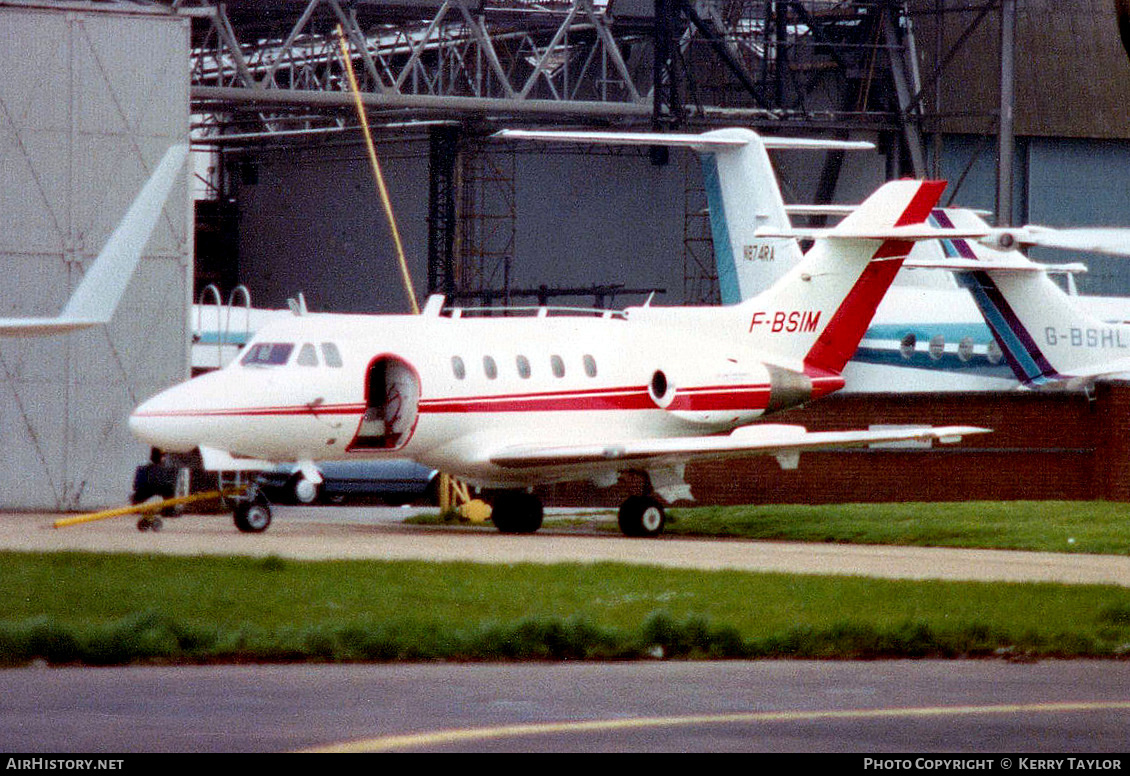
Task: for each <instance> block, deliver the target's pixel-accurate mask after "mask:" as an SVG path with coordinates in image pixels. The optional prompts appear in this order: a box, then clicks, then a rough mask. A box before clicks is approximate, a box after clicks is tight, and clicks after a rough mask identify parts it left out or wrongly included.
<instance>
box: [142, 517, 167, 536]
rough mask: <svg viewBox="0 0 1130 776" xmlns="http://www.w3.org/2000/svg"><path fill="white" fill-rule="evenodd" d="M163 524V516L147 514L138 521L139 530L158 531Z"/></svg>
mask: <svg viewBox="0 0 1130 776" xmlns="http://www.w3.org/2000/svg"><path fill="white" fill-rule="evenodd" d="M163 525H164V523H163V522H162V521H161V518H159V517H149V516H145V517H143V518H141V519H140V520H138V521H137V530H139V531H153V532H157V531H160V530H161V527H162V526H163Z"/></svg>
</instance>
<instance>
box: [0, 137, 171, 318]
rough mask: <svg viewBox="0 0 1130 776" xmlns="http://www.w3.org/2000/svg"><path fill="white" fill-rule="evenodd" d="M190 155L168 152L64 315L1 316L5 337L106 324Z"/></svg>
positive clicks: (127, 212)
mask: <svg viewBox="0 0 1130 776" xmlns="http://www.w3.org/2000/svg"><path fill="white" fill-rule="evenodd" d="M187 155H188V146H186V145H174V146H172V147H171V148H169V150H168V151H166V152H165V156H164V157H163V158H162V159H161V162H160V164H158V165H157V169H156V170H154V171H153V175H152V176H150V178H149V181H148V182H147V183H146V184H145V186H144V187H143V188H142V190H141V192H140V193H139V194H138V195H137V198H136V199H134V201H133V204H131V205H130V207H129V210H128V211H126V215H125V217H124V218H123V219H122V220H121V222H120V223H119V224H118V227H117V228H116V229H115V230H114V232H113V234H111V235H110V239H109V240H107V242H106V245H105V246H103V248H102V251H101V252H100V253H99V254H98V257H97V258H96V259H95V260H94V262H93V263H92V264H91V265H90V267H89V269H87V271H86V274H85V275H84V276H83V279H82V282H80V283H79V286H78V288H76V289H75V291H74V294H72V296H71V298H70V301H68V302H67V305H66V307H64V308H63V311H62V313H61V314H60V315H58V316H57V317H55V318H0V336H16V337H34V336H43V335H49V334H63V333H66V332H69V331H75V330H77V329H84V328H87V327H90V326H96V325H98V324H103V323H107V322H108V321H109V320H110V318H111V317H112V316H113V314H114V310H115V309H116V308H117V306H118V301H119V300H120V299H121V297H122V294H123V293H125V290H126V286H127V285H128V284H129V281H130V278H131V277H132V275H133V272H134V270H135V269H136V268H137V263H138V261H140V259H141V254H142V251H143V250H144V249H145V245H146V244H147V243H148V242H149V237H150V236H151V235H152V234H153V229H154V227H156V225H157V220H158V219H159V218H160V216H161V212H162V210H163V209H164V207H165V200H166V199H168V196H169V192H170V191H171V190H172V187H173V183H174V182H175V181H176V179H177V176H178V175H179V174H180V169H181V166H182V165H183V164H184V160H185V157H186V156H187Z"/></svg>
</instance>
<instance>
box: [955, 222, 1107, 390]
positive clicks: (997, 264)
mask: <svg viewBox="0 0 1130 776" xmlns="http://www.w3.org/2000/svg"><path fill="white" fill-rule="evenodd" d="M934 217H935V219H938V222H939V225H940V226H942V227H944V228H953V227H955V226H956V227H957V228H962V227H964V226H966V225H969V224H974V219H976V220H979V219H977V217H976V215H974V214H972V213H969V212H968V211H961V210H944V211H938V212H936V213H935V214H934ZM982 223H983V222H982ZM943 246H944V249H945V253H946V255H947V256H948V257H951V258H954V259H957V260H960V261H961V263H956V262H955V264H954V266H953V267H952V268H951V269H952V270H953V271H954V272H955V274H956V276H957V279H958V282H959V283H960V284H961V285H962V286H964V287H965V288H967V289H968V290H969V292H970V294H971V295H972V296H973V301H974V302H975V303H976V304H977V307H978V308H979V309H980V311H981V314H982V315H983V316H984V318H985V321H986V323H987V324H988V325H989V328H990V329H991V330H992V332H993V335H994V336H995V337H996V340H997V343H998V344H999V345H1000V347H1001V352H1002V353H1003V354H1004V357H1005V359H1006V360H1007V361H1008V363H1009V365H1010V366H1011V367H1012V370H1013V373H1014V374H1015V375H1016V378H1017V379H1018V380H1019V381H1020V382H1021V384H1023V385H1027V386H1030V387H1039V386H1042V385H1046V384H1049V383H1059V382H1063V381H1065V380H1068V379H1070V377H1071V376H1072V375H1074V374H1079V373H1092V374H1093V372H1094V366H1095V365H1096V364H1099V363H1101V362H1104V361H1113V360H1115V359H1117V358H1119V357H1120V354H1121V353H1122V352H1124V351H1125V350H1126V349H1127V348H1130V327H1127V326H1122V325H1119V324H1109V323H1104V322H1103V321H1100V320H1098V319H1097V318H1094V317H1093V316H1091V315H1090V314H1088V313H1086V312H1085V311H1083V310H1081V309H1080V308H1079V307H1078V306H1077V305H1076V304H1075V303H1074V302H1073V301H1072V300H1071V297H1069V296H1068V295H1067V294H1066V293H1065V292H1064V291H1063V289H1061V288H1060V287H1059V286H1058V285H1056V283H1055V281H1053V280H1052V279H1051V278H1050V277H1049V276H1048V272H1047V269H1048V267H1045V266H1044V265H1040V264H1037V263H1035V262H1032V261H1030V260H1029V259H1027V258H1026V257H1025V256H1023V255H1022V254H1021V253H1019V252H1017V251H998V250H994V249H991V248H988V247H986V246H984V245H981V244H979V243H977V242H976V241H972V240H964V239H958V240H947V241H944V242H943Z"/></svg>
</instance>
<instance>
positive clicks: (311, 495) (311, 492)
mask: <svg viewBox="0 0 1130 776" xmlns="http://www.w3.org/2000/svg"><path fill="white" fill-rule="evenodd" d="M291 490H292V492H293V493H294V500H295V502H296V503H298V504H314V503H316V502H317V501H318V500H319V497H320V496H321V495H322V488H321V487H320V486H318V485H315V484H314V483H312V482H310V480H308V479H306V478H305V477H303V476H302V475H301V474H298V475H296V476H295V477H294V479H292V480H291Z"/></svg>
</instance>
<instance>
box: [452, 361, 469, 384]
mask: <svg viewBox="0 0 1130 776" xmlns="http://www.w3.org/2000/svg"><path fill="white" fill-rule="evenodd" d="M451 371H452V372H453V373H454V374H455V379H456V380H462V379H463V378H464V377H466V376H467V367H466V366H464V365H463V359H461V358H460V357H459V356H452V357H451Z"/></svg>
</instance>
